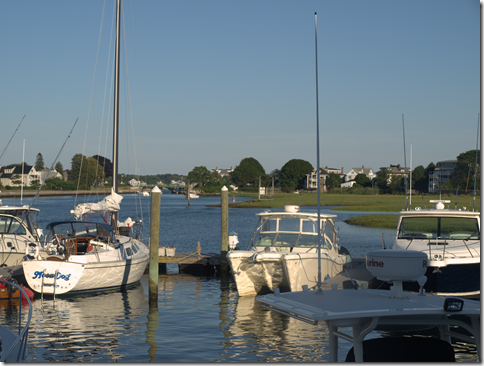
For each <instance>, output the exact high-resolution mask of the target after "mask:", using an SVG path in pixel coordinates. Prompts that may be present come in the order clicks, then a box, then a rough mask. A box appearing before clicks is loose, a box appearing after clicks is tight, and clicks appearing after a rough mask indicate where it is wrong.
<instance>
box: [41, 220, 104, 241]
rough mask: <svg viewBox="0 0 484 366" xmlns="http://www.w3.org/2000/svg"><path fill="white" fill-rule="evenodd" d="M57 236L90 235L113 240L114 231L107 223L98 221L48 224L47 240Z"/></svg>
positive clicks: (77, 236) (75, 236)
mask: <svg viewBox="0 0 484 366" xmlns="http://www.w3.org/2000/svg"><path fill="white" fill-rule="evenodd" d="M55 236H58V237H63V238H79V237H90V238H97V239H103V240H107V241H108V242H112V241H113V231H112V229H111V228H110V227H109V226H108V225H105V224H100V223H96V222H83V221H75V222H59V223H56V224H50V225H48V226H47V229H46V235H45V240H46V242H48V241H49V240H52V239H53V238H54V237H55Z"/></svg>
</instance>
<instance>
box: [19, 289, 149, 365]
mask: <svg viewBox="0 0 484 366" xmlns="http://www.w3.org/2000/svg"><path fill="white" fill-rule="evenodd" d="M146 308H147V294H145V292H144V288H143V287H142V286H137V287H135V288H132V289H130V290H128V291H125V292H113V293H108V294H100V295H96V296H85V297H73V298H69V299H56V300H55V301H54V300H45V299H44V301H42V300H40V299H37V300H35V301H34V302H33V316H32V319H33V321H32V322H31V323H30V324H31V325H30V331H29V349H28V360H29V361H31V362H32V361H35V362H39V361H62V362H69V361H98V362H99V361H104V360H106V359H109V360H114V361H116V360H119V359H122V358H123V357H124V356H125V352H126V349H124V346H123V349H122V350H119V349H118V348H119V347H120V344H122V341H121V339H122V338H123V337H125V336H126V335H130V336H133V335H134V334H136V333H139V332H140V331H142V330H143V329H145V327H142V323H140V322H139V318H141V317H145V314H146Z"/></svg>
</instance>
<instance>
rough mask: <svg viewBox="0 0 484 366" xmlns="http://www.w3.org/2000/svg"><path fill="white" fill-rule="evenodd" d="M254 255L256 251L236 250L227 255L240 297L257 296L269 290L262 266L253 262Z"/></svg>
mask: <svg viewBox="0 0 484 366" xmlns="http://www.w3.org/2000/svg"><path fill="white" fill-rule="evenodd" d="M254 254H255V251H242V250H235V251H231V252H229V254H228V255H227V261H228V263H229V266H230V269H231V270H232V274H233V276H234V280H235V285H236V286H237V292H238V293H239V296H255V295H257V294H259V293H260V292H263V291H264V290H265V289H266V288H267V287H266V284H265V280H264V276H263V273H264V271H263V268H262V265H261V264H260V263H257V262H254V261H253V260H252V256H253V255H254Z"/></svg>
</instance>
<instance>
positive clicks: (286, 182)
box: [188, 150, 480, 194]
mask: <svg viewBox="0 0 484 366" xmlns="http://www.w3.org/2000/svg"><path fill="white" fill-rule="evenodd" d="M475 167H476V150H469V151H467V152H464V153H461V154H459V156H457V164H456V167H455V169H454V171H453V172H452V173H451V175H450V177H449V180H447V182H445V184H443V185H442V186H441V187H440V190H446V191H450V190H461V191H462V190H468V191H472V190H474V177H475V178H476V187H477V190H479V187H480V150H478V151H477V172H476V169H475ZM436 168H437V167H436V165H435V164H434V163H433V162H431V163H430V164H428V165H427V167H426V168H424V167H423V166H422V165H419V166H417V167H416V168H415V169H413V171H412V174H411V180H412V182H411V187H412V190H416V191H418V192H419V193H428V186H429V177H430V176H431V175H433V174H434V171H435V169H436ZM313 170H314V168H313V166H312V165H311V163H309V162H308V161H305V160H301V159H291V160H289V161H288V162H287V163H286V164H284V165H283V166H282V168H281V169H275V170H273V171H272V172H270V173H269V174H266V172H265V170H264V168H263V167H262V165H261V164H260V163H259V162H258V161H257V160H256V159H255V158H252V157H250V158H244V159H242V160H241V162H240V164H239V165H237V166H236V167H235V168H234V170H233V172H232V173H231V174H230V175H228V176H224V177H222V176H220V174H219V173H218V172H216V171H213V172H211V171H209V170H208V169H207V168H206V167H204V166H198V167H195V168H193V170H192V171H191V172H189V173H188V181H189V182H190V184H196V185H197V187H198V188H199V189H200V190H202V191H204V192H205V193H214V192H219V191H220V189H221V188H222V187H223V186H224V185H225V186H226V187H228V188H229V189H232V188H231V186H234V187H237V189H243V190H244V191H254V192H257V190H258V187H259V177H260V180H261V186H262V187H268V186H270V185H271V184H272V182H274V185H275V187H277V188H280V189H281V191H283V192H294V191H296V190H302V189H305V185H306V179H307V178H306V177H307V174H310V173H311V172H312V171H313ZM341 183H343V179H342V177H341V176H339V175H338V174H335V173H329V176H328V177H327V179H326V187H327V189H328V190H329V191H331V190H334V189H336V188H338V189H339V188H340V187H341ZM405 183H407V189H409V188H410V176H407V179H406V180H405V179H404V178H403V177H402V176H396V175H391V177H390V171H388V170H386V169H382V170H381V171H380V172H379V174H378V176H377V177H376V178H374V179H373V180H370V179H369V178H368V177H367V176H366V175H365V174H358V175H357V176H356V178H355V184H354V185H353V187H352V188H351V189H350V190H358V189H361V188H372V192H373V193H381V194H400V193H405Z"/></svg>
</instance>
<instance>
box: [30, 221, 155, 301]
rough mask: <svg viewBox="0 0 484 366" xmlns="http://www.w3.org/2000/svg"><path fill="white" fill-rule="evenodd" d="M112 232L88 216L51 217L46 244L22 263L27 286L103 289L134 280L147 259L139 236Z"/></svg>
mask: <svg viewBox="0 0 484 366" xmlns="http://www.w3.org/2000/svg"><path fill="white" fill-rule="evenodd" d="M127 234H128V236H125V235H121V234H115V233H114V231H113V228H112V227H111V226H110V225H107V224H104V223H100V222H89V221H87V222H86V221H64V222H54V223H51V224H49V225H48V226H47V228H46V236H45V242H44V249H45V251H46V252H47V253H48V256H47V257H46V258H41V257H39V256H36V257H34V258H33V259H31V260H26V261H24V262H22V265H23V269H24V275H25V279H26V281H27V284H28V285H29V287H30V288H31V289H32V290H33V291H35V292H37V293H40V294H49V295H63V294H67V293H69V294H78V293H93V292H104V291H112V290H118V289H123V288H127V287H129V286H132V285H134V284H136V283H137V282H138V281H139V280H140V278H141V276H142V275H143V273H144V270H145V268H146V265H147V263H148V260H149V248H148V246H147V245H146V244H145V243H143V242H142V241H141V240H138V239H137V238H133V237H130V236H129V235H130V234H131V230H129V231H128V233H127Z"/></svg>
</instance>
